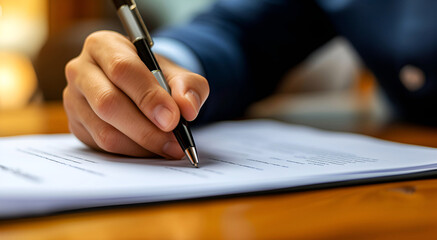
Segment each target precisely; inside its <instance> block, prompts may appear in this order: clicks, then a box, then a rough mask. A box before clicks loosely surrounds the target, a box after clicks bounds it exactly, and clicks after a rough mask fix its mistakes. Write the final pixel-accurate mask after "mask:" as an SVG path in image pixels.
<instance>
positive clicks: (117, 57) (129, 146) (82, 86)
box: [63, 31, 209, 159]
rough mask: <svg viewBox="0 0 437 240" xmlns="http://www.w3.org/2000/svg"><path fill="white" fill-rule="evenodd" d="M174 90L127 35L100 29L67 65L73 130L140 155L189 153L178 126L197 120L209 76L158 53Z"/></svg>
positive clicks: (86, 139)
mask: <svg viewBox="0 0 437 240" xmlns="http://www.w3.org/2000/svg"><path fill="white" fill-rule="evenodd" d="M156 58H157V61H158V62H159V64H160V66H161V68H162V71H163V74H164V76H165V78H166V80H167V82H168V84H169V86H170V88H171V90H172V95H171V96H170V95H169V94H168V93H167V92H166V91H165V90H164V89H163V88H162V87H161V86H160V85H159V83H158V81H157V80H156V79H155V78H154V76H153V74H152V73H151V72H150V71H149V70H148V69H147V67H146V66H145V65H144V63H143V62H142V61H141V59H140V58H139V57H138V55H137V53H136V49H135V47H134V45H133V44H132V43H131V42H130V41H129V40H128V39H127V38H125V37H124V36H122V35H120V34H118V33H115V32H110V31H99V32H95V33H93V34H91V35H90V36H88V38H87V39H86V41H85V43H84V46H83V50H82V52H81V53H80V55H79V56H78V57H76V58H74V59H72V60H71V61H70V62H69V63H68V64H67V65H66V67H65V75H66V78H67V87H66V88H65V89H64V93H63V99H64V108H65V111H66V113H67V116H68V119H69V128H70V131H71V132H72V133H73V134H74V135H76V137H77V138H78V139H79V140H81V141H82V142H83V143H85V144H86V145H88V146H90V147H92V148H94V149H98V150H104V151H107V152H110V153H116V154H123V155H129V156H138V157H140V156H141V157H151V156H156V155H161V156H164V157H166V158H172V159H175V158H176V159H180V158H182V156H183V155H184V153H183V152H182V150H181V148H180V146H179V144H178V142H177V140H176V138H175V137H174V135H173V134H172V132H171V131H172V130H173V129H174V128H175V127H176V125H177V124H178V122H179V118H180V115H181V114H182V116H183V117H184V118H185V119H186V120H187V121H192V120H194V119H195V118H196V117H197V114H198V112H199V110H200V108H201V106H202V105H203V103H204V102H205V100H206V98H207V97H208V94H209V85H208V82H207V81H206V79H205V78H204V77H202V76H200V75H198V74H195V73H192V72H189V71H188V70H186V69H184V68H181V67H179V66H177V65H176V64H174V63H173V62H171V61H169V60H168V59H165V58H163V57H160V56H158V55H157V56H156Z"/></svg>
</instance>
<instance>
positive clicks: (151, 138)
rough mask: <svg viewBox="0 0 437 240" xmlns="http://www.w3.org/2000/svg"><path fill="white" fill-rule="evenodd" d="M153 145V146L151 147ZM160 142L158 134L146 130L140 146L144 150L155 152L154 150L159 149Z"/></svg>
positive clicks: (142, 135)
mask: <svg viewBox="0 0 437 240" xmlns="http://www.w3.org/2000/svg"><path fill="white" fill-rule="evenodd" d="M151 144H152V145H153V146H151ZM159 144H160V142H159V141H158V134H157V133H156V132H154V131H153V130H152V129H149V130H146V131H144V132H142V134H141V137H140V139H139V145H140V146H142V147H143V148H145V149H147V150H149V151H153V150H154V149H153V148H157V149H158V148H159V146H158V145H159Z"/></svg>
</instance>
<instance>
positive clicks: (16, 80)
mask: <svg viewBox="0 0 437 240" xmlns="http://www.w3.org/2000/svg"><path fill="white" fill-rule="evenodd" d="M36 85H37V80H36V75H35V71H34V70H33V66H32V63H31V62H30V60H29V58H27V57H25V56H23V55H20V54H15V53H2V52H0V109H13V108H19V107H22V106H25V105H26V104H27V103H28V102H29V99H30V98H31V97H32V95H33V94H34V91H35V89H36Z"/></svg>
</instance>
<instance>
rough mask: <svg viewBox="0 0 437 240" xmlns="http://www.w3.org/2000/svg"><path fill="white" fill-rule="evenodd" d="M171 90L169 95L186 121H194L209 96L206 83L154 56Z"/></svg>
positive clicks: (160, 57)
mask: <svg viewBox="0 0 437 240" xmlns="http://www.w3.org/2000/svg"><path fill="white" fill-rule="evenodd" d="M156 58H157V60H158V62H159V64H160V65H161V67H162V71H163V74H164V75H165V78H166V79H167V82H168V85H169V86H170V89H171V95H172V97H173V99H174V100H175V102H176V104H177V105H178V107H179V110H180V112H181V114H182V116H183V117H184V118H185V119H186V120H187V121H193V120H194V119H196V117H197V115H198V113H199V111H200V108H201V107H202V105H203V103H204V102H205V101H206V99H207V98H208V95H209V84H208V81H207V80H206V79H205V78H204V77H203V76H201V75H199V74H196V73H193V72H190V71H188V70H187V69H185V68H182V67H180V66H178V65H177V64H175V63H173V62H172V61H170V60H168V59H167V58H164V57H162V56H159V55H157V56H156Z"/></svg>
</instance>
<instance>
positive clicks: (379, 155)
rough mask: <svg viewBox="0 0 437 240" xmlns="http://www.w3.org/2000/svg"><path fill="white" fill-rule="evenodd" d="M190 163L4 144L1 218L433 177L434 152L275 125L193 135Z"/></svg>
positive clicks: (29, 139)
mask: <svg viewBox="0 0 437 240" xmlns="http://www.w3.org/2000/svg"><path fill="white" fill-rule="evenodd" d="M194 137H195V140H196V143H197V147H198V151H199V156H200V164H199V166H200V168H197V169H196V168H193V167H192V166H191V164H190V163H189V161H188V160H181V161H169V160H163V159H139V158H127V157H121V156H116V155H110V154H104V153H98V152H95V151H93V150H90V149H88V148H87V147H86V146H84V145H83V144H82V143H80V142H79V141H78V140H76V138H75V137H74V136H72V135H36V136H24V137H9V138H1V139H0V152H1V157H0V217H3V218H4V217H18V216H29V215H35V214H46V213H52V212H56V211H63V210H72V209H79V208H89V207H96V206H109V205H120V204H132V203H145V202H156V201H167V200H176V199H187V198H197V197H206V196H216V195H227V194H235V193H247V192H257V191H266V190H276V189H284V188H292V187H299V186H309V185H314V184H323V183H334V182H344V181H350V180H357V179H371V178H377V177H387V176H399V175H405V174H412V173H420V172H428V171H431V170H436V169H437V149H433V148H426V147H419V146H411V145H405V144H398V143H393V142H387V141H382V140H378V139H374V138H370V137H365V136H360V135H354V134H347V133H334V132H327V131H321V130H316V129H313V128H308V127H301V126H294V125H289V124H284V123H278V122H273V121H263V120H257V121H240V122H223V123H218V124H215V125H211V126H208V127H205V128H202V129H198V130H196V131H194Z"/></svg>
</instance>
